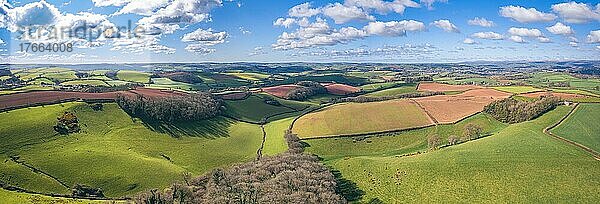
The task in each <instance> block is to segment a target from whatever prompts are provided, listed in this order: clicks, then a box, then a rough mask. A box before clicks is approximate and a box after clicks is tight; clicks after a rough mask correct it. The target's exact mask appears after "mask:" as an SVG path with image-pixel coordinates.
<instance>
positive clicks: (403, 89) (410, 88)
mask: <svg viewBox="0 0 600 204" xmlns="http://www.w3.org/2000/svg"><path fill="white" fill-rule="evenodd" d="M414 92H417V85H416V84H402V85H400V86H398V87H394V88H388V89H384V90H381V91H376V92H371V93H368V94H365V96H371V97H381V96H395V95H400V94H405V93H414Z"/></svg>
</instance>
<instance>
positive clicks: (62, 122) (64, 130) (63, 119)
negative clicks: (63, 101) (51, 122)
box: [54, 112, 81, 135]
mask: <svg viewBox="0 0 600 204" xmlns="http://www.w3.org/2000/svg"><path fill="white" fill-rule="evenodd" d="M56 120H57V122H56V125H55V126H54V131H56V132H58V134H61V135H66V134H69V133H76V132H79V130H81V128H80V127H79V119H77V116H76V115H75V113H72V112H64V113H63V114H62V115H61V116H60V117H58V118H56Z"/></svg>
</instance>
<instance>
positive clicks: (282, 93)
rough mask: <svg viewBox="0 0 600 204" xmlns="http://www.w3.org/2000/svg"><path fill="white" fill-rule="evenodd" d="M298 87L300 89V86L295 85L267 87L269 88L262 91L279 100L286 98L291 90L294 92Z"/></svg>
mask: <svg viewBox="0 0 600 204" xmlns="http://www.w3.org/2000/svg"><path fill="white" fill-rule="evenodd" d="M298 87H300V86H298V85H294V84H288V85H279V86H273V87H267V88H263V89H262V90H263V91H264V92H267V93H268V94H271V95H273V96H277V97H279V98H286V97H287V93H288V92H290V91H291V90H294V89H296V88H298Z"/></svg>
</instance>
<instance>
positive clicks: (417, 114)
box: [293, 100, 433, 138]
mask: <svg viewBox="0 0 600 204" xmlns="http://www.w3.org/2000/svg"><path fill="white" fill-rule="evenodd" d="M432 123H433V121H431V120H430V119H429V118H428V117H427V115H426V114H425V112H423V110H422V109H421V108H419V107H418V106H417V104H415V103H414V102H411V101H409V100H390V101H383V102H372V103H346V104H338V105H333V106H330V107H327V108H325V109H323V110H321V111H318V112H314V113H310V114H307V115H304V116H302V117H301V118H300V119H298V120H297V121H296V123H295V124H294V127H293V131H294V133H296V134H298V136H299V137H300V138H316V137H325V136H337V135H347V134H362V133H370V132H380V131H390V130H398V129H407V128H414V127H421V126H427V125H431V124H432Z"/></svg>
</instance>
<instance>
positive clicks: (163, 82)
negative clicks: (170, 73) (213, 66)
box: [149, 78, 198, 91]
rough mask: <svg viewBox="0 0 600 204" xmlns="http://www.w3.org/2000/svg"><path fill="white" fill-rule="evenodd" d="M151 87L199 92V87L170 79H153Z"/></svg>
mask: <svg viewBox="0 0 600 204" xmlns="http://www.w3.org/2000/svg"><path fill="white" fill-rule="evenodd" d="M149 87H151V88H160V89H179V90H185V91H193V90H198V89H197V87H198V86H196V85H193V84H188V83H183V82H177V81H173V80H171V79H169V78H153V79H152V84H150V85H149Z"/></svg>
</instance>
